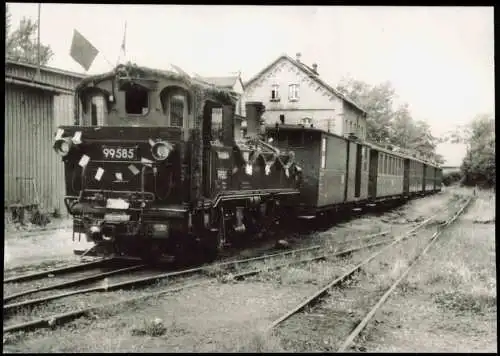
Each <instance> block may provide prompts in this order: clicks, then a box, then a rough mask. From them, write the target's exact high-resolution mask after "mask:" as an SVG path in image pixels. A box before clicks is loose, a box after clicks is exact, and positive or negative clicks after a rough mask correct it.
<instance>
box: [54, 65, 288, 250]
mask: <svg viewBox="0 0 500 356" xmlns="http://www.w3.org/2000/svg"><path fill="white" fill-rule="evenodd" d="M236 100H237V97H236V96H235V93H233V92H230V91H226V90H223V89H219V88H216V87H214V86H211V85H207V84H206V83H203V82H201V81H199V80H195V79H191V78H189V77H187V76H186V75H180V74H177V73H174V72H167V71H160V70H154V69H149V68H144V67H138V66H135V65H131V64H128V65H120V66H118V67H117V68H116V69H115V70H114V71H112V72H110V73H106V74H103V75H98V76H92V77H88V78H86V79H84V80H83V81H82V82H81V83H80V84H79V85H78V87H77V88H76V95H75V108H76V109H75V124H74V125H73V126H61V127H59V128H58V130H57V133H56V136H55V139H54V145H53V148H54V150H55V152H56V153H58V154H59V155H61V156H62V160H63V162H64V168H65V169H64V172H65V190H66V197H65V203H66V207H67V209H68V212H69V213H70V214H71V215H72V216H73V221H74V224H73V226H74V229H73V235H74V237H75V234H76V235H78V236H79V238H80V236H81V235H82V234H83V235H85V236H86V238H87V240H90V241H93V242H95V243H96V248H95V249H94V251H101V250H102V251H104V253H116V254H119V255H127V256H128V255H138V256H141V257H146V258H148V259H156V258H157V257H159V256H164V255H174V256H177V257H178V256H180V255H184V256H185V255H191V254H192V253H193V246H195V245H200V246H202V247H203V249H202V250H205V251H207V250H208V252H207V253H208V254H210V255H211V256H213V255H215V253H216V250H217V249H218V248H220V247H221V246H222V245H224V244H225V243H226V242H227V241H228V240H229V239H228V238H229V236H233V235H237V236H239V235H241V232H245V231H246V230H248V229H247V228H245V226H247V227H248V226H250V225H251V226H253V227H255V228H257V227H260V226H261V225H262V224H261V223H260V222H261V220H262V217H263V216H264V215H266V216H268V215H269V214H270V213H269V208H271V206H272V207H274V206H276V205H279V201H280V200H286V198H287V197H288V196H292V195H296V194H298V190H297V189H296V185H297V177H298V176H297V174H296V173H297V172H298V169H297V167H296V166H295V165H294V162H293V159H292V155H289V154H288V153H282V152H279V150H277V149H276V148H274V147H273V146H270V145H268V144H265V143H264V142H263V141H262V140H260V137H259V134H258V132H257V131H258V130H257V125H258V122H259V120H260V115H261V114H262V112H263V110H264V107H263V105H262V104H261V103H247V113H248V114H247V122H248V129H247V135H246V136H242V135H241V134H240V127H239V126H240V125H239V124H238V123H239V120H235V115H234V106H235V103H236ZM217 111H218V112H221V115H219V116H217V115H214V112H217ZM256 221H259V222H256Z"/></svg>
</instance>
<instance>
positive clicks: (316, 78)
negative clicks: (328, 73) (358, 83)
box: [244, 54, 367, 114]
mask: <svg viewBox="0 0 500 356" xmlns="http://www.w3.org/2000/svg"><path fill="white" fill-rule="evenodd" d="M281 59H286V60H287V61H289V62H290V63H292V64H293V65H295V66H296V67H297V68H299V69H300V70H302V71H303V72H304V73H305V74H307V75H308V77H309V78H311V79H313V80H314V81H316V82H317V83H318V84H320V85H321V86H323V87H324V88H325V89H327V90H328V91H329V92H330V93H332V94H334V95H336V96H338V97H339V98H341V99H343V100H345V101H346V102H348V103H349V104H351V105H352V106H354V107H355V108H356V109H358V110H360V111H362V112H364V113H365V114H367V111H366V110H365V109H363V108H362V107H361V106H359V105H358V104H357V103H356V102H354V100H352V99H351V98H349V97H347V96H346V95H344V94H342V93H341V92H339V91H338V90H336V89H335V88H333V87H332V86H330V85H329V84H327V83H326V82H325V81H323V80H322V79H321V78H320V77H319V75H317V74H316V73H314V71H313V70H312V68H310V67H308V66H307V65H305V64H304V63H302V62H299V61H296V60H295V59H293V58H291V57H290V56H288V55H286V54H283V55H281V56H279V57H278V58H277V59H276V60H274V61H273V62H272V63H271V64H269V65H268V66H267V67H265V68H264V69H263V70H261V71H260V72H259V73H257V74H256V75H255V76H254V77H252V78H251V79H250V80H248V81H247V82H246V83H245V84H244V86H245V88H246V87H247V86H248V85H250V84H251V83H253V82H254V81H255V80H257V79H258V78H260V77H261V76H262V75H263V74H264V73H265V72H267V71H268V70H269V69H270V68H271V67H272V66H274V65H275V64H276V63H278V62H279V61H280V60H281Z"/></svg>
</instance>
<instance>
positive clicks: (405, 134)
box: [391, 104, 416, 148]
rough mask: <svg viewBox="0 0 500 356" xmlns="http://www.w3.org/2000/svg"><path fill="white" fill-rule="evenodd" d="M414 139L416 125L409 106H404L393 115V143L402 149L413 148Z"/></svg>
mask: <svg viewBox="0 0 500 356" xmlns="http://www.w3.org/2000/svg"><path fill="white" fill-rule="evenodd" d="M414 137H416V128H415V123H414V122H413V118H412V117H411V114H410V111H409V109H408V104H404V105H402V106H401V107H400V108H399V109H398V110H396V112H395V113H394V115H393V119H392V126H391V143H392V144H393V145H396V146H399V147H402V148H411V141H412V140H413V138H414Z"/></svg>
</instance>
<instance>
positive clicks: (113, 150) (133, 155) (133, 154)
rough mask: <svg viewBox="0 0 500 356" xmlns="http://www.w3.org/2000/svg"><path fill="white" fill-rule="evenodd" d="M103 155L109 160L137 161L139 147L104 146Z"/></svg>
mask: <svg viewBox="0 0 500 356" xmlns="http://www.w3.org/2000/svg"><path fill="white" fill-rule="evenodd" d="M102 157H103V158H104V159H109V160H122V161H136V160H137V147H119V146H102Z"/></svg>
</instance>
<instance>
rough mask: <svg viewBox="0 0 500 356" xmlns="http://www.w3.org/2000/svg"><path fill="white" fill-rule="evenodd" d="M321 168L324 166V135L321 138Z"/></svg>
mask: <svg viewBox="0 0 500 356" xmlns="http://www.w3.org/2000/svg"><path fill="white" fill-rule="evenodd" d="M321 168H322V169H325V168H326V137H323V138H322V139H321Z"/></svg>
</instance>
